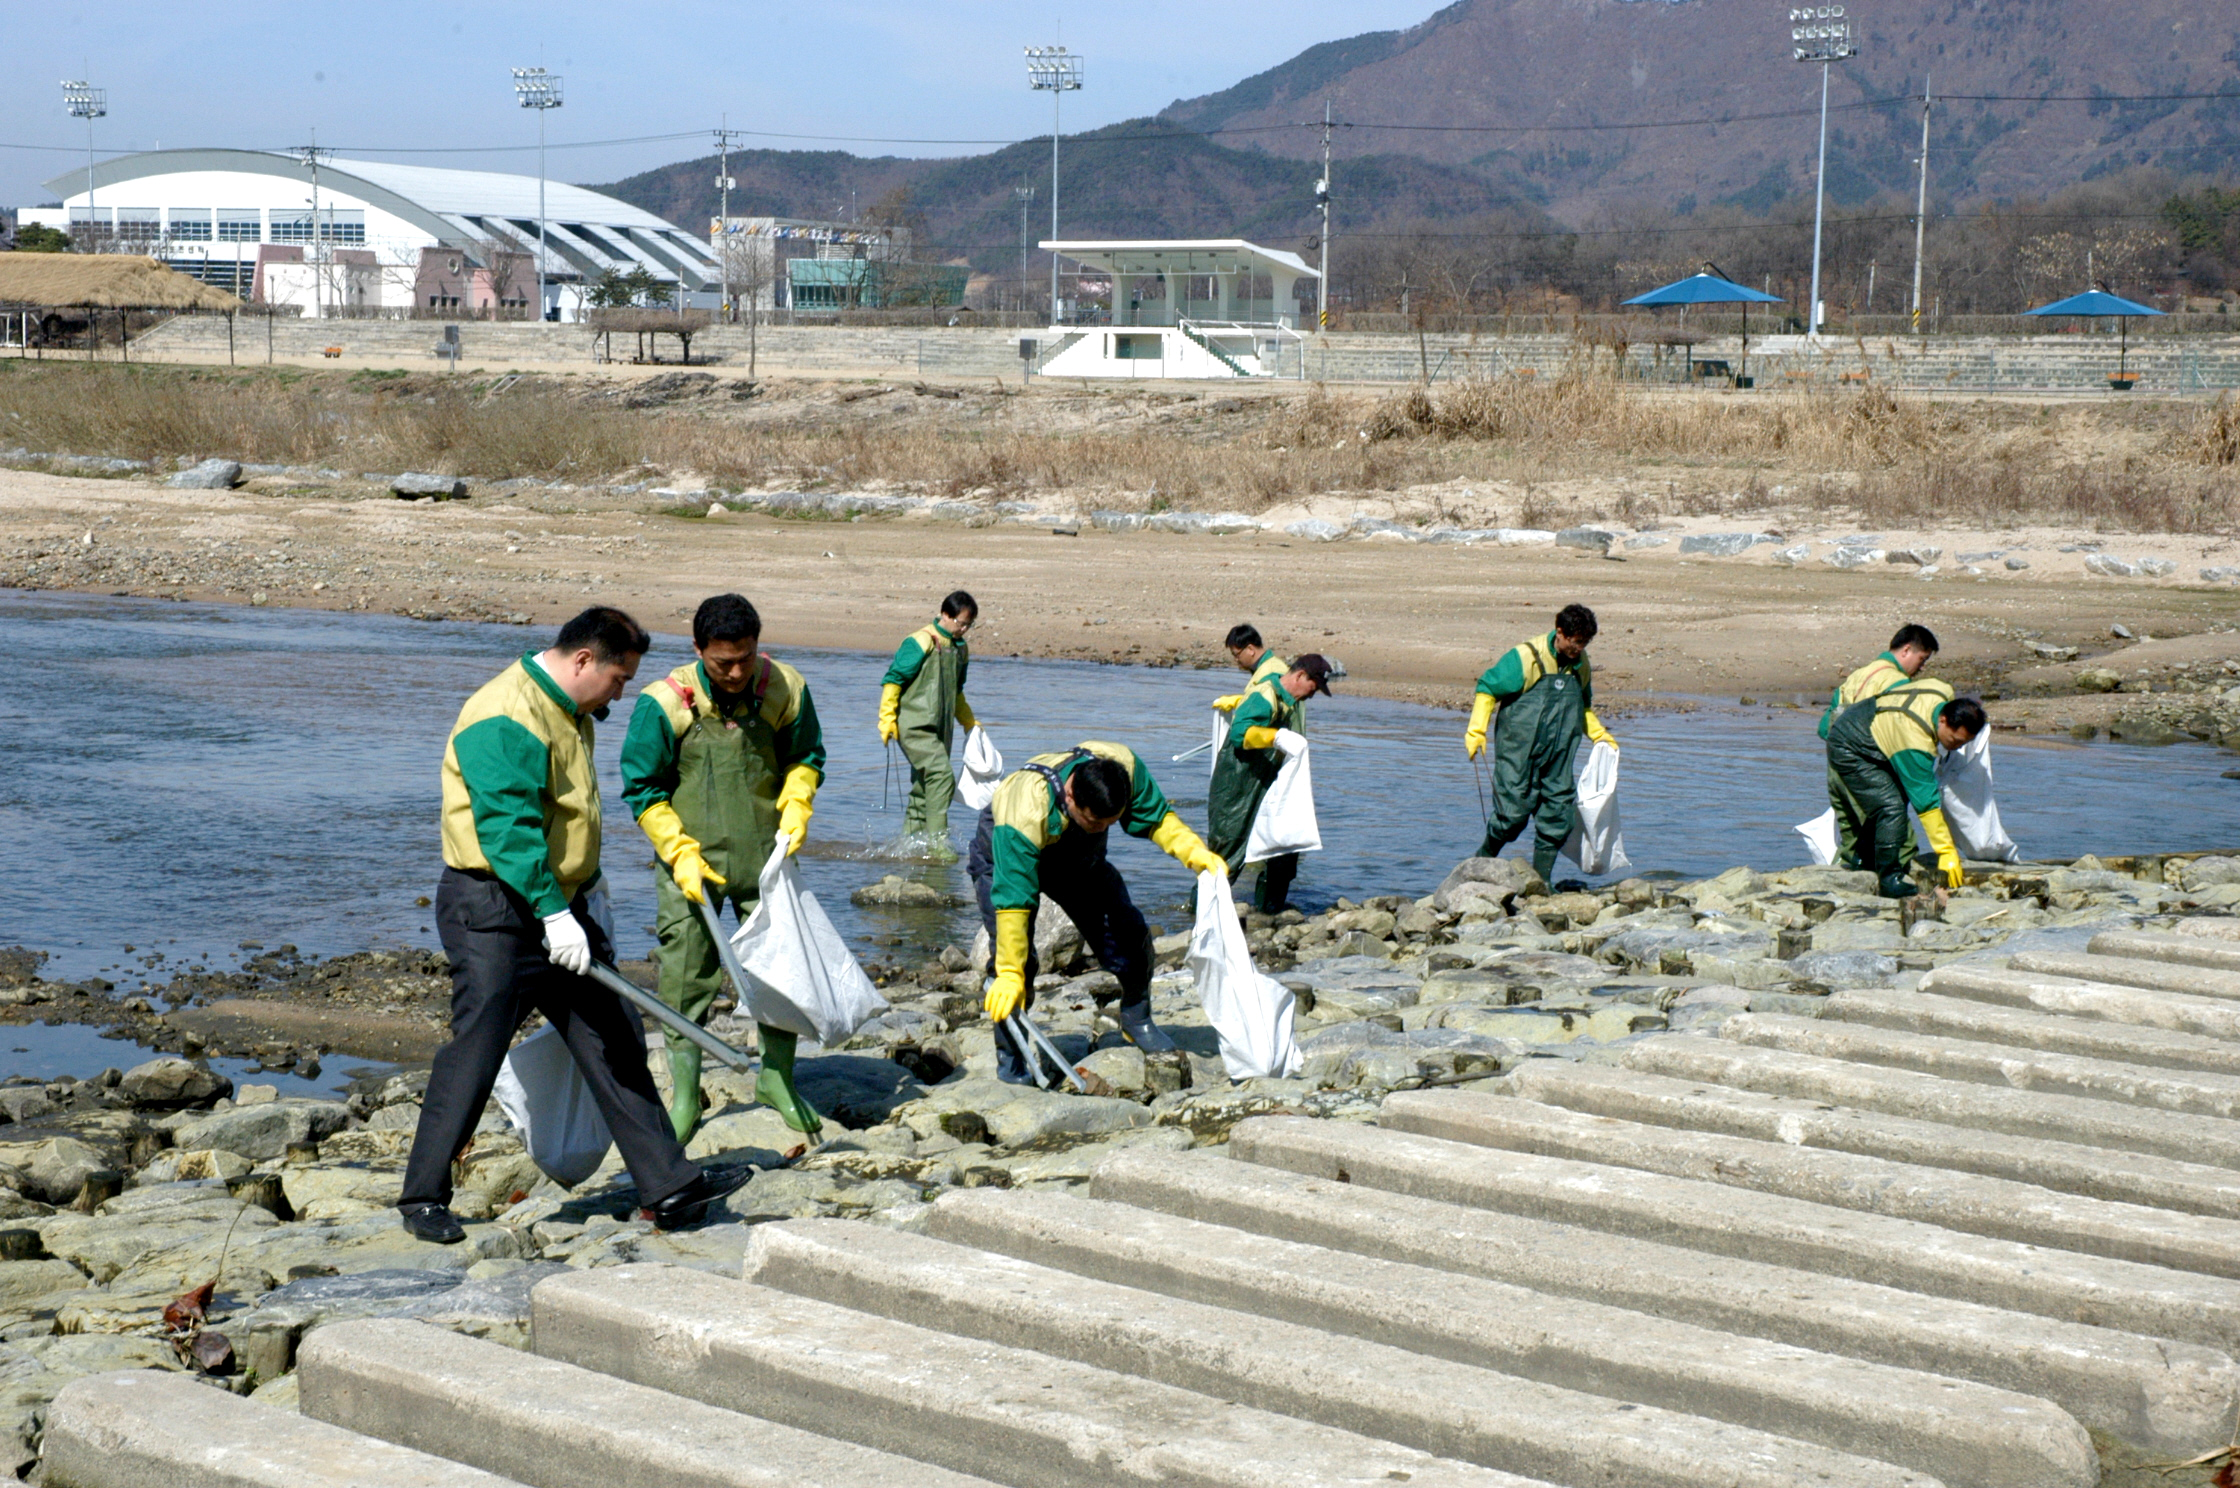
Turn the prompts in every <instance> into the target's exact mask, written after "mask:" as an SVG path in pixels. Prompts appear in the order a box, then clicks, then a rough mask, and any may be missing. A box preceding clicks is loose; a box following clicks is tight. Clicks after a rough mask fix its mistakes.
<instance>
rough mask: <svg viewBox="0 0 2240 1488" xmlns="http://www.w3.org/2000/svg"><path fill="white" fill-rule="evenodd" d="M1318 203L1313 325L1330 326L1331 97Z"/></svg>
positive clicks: (1322, 328)
mask: <svg viewBox="0 0 2240 1488" xmlns="http://www.w3.org/2000/svg"><path fill="white" fill-rule="evenodd" d="M1314 200H1315V205H1316V206H1318V207H1320V208H1321V209H1322V244H1321V248H1320V250H1319V251H1318V252H1317V253H1316V254H1315V265H1314V266H1315V268H1316V269H1317V270H1318V271H1319V272H1318V273H1317V274H1316V276H1315V286H1314V328H1315V331H1316V332H1317V333H1318V334H1319V333H1322V332H1325V331H1328V330H1329V329H1330V100H1329V99H1327V98H1325V99H1323V100H1322V179H1321V180H1319V181H1317V182H1315V183H1314Z"/></svg>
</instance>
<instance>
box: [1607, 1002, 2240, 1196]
mask: <svg viewBox="0 0 2240 1488" xmlns="http://www.w3.org/2000/svg"><path fill="white" fill-rule="evenodd" d="M1730 1021H1732V1020H1730ZM1839 1031H1840V1030H1839ZM1853 1031H1854V1032H1865V1031H1866V1030H1853ZM1625 1064H1626V1067H1627V1068H1628V1069H1637V1070H1644V1071H1646V1072H1648V1073H1650V1074H1655V1075H1670V1076H1672V1077H1673V1078H1675V1079H1679V1080H1710V1081H1712V1082H1714V1083H1716V1084H1720V1085H1731V1086H1735V1087H1737V1088H1739V1089H1745V1090H1755V1091H1758V1092H1760V1093H1762V1094H1765V1095H1789V1096H1795V1097H1797V1098H1798V1099H1800V1100H1820V1101H1826V1102H1827V1103H1828V1104H1830V1105H1836V1106H1850V1107H1853V1108H1855V1109H1857V1110H1862V1111H1881V1112H1885V1113H1887V1114H1889V1115H1892V1116H1910V1117H1913V1118H1914V1119H1915V1120H1918V1121H1934V1122H1938V1123H1940V1124H1942V1125H1946V1126H1965V1127H1971V1128H1974V1129H1976V1130H1979V1131H1989V1132H2004V1133H2006V1134H2008V1135H2009V1136H2017V1137H2042V1138H2046V1139H2048V1140H2051V1141H2056V1142H2073V1143H2076V1144H2078V1145H2080V1146H2086V1147H2108V1148H2112V1149H2114V1150H2116V1151H2119V1152H2138V1153H2146V1154H2150V1155H2152V1156H2156V1157H2167V1158H2172V1159H2175V1160H2176V1161H2179V1162H2192V1163H2196V1164H2205V1165H2209V1166H2214V1167H2220V1168H2240V1132H2236V1131H2235V1130H2234V1123H2232V1122H2229V1121H2219V1120H2217V1119H2215V1118H2214V1117H2209V1116H2183V1115H2172V1114H2169V1113H2166V1112H2160V1111H2142V1110H2139V1109H2137V1108H2136V1107H2132V1106H2126V1105H2120V1104H2118V1103H2117V1102H2114V1101H2104V1100H2094V1099H2091V1098H2090V1097H2087V1096H2081V1095H2051V1094H2046V1093H2044V1092H2041V1091H2036V1090H2012V1089H2001V1088H1999V1087H1997V1086H1992V1085H1976V1084H1971V1083H1969V1082H1967V1081H1964V1080H1947V1079H1944V1078H1942V1077H1941V1076H1938V1075H1927V1074H1922V1073H1920V1072H1918V1071H1916V1070H1910V1069H1894V1068H1891V1067H1890V1066H1887V1065H1880V1064H1855V1063H1852V1062H1851V1061H1849V1060H1847V1059H1843V1058H1840V1057H1829V1056H1826V1055H1818V1054H1797V1053H1791V1052H1789V1051H1788V1050H1784V1049H1767V1048H1761V1047H1757V1046H1754V1045H1751V1044H1739V1043H1733V1042H1730V1041H1729V1040H1726V1039H1706V1038H1664V1039H1650V1040H1647V1041H1645V1042H1643V1043H1639V1044H1635V1045H1633V1046H1632V1047H1631V1048H1629V1049H1627V1050H1626V1053H1625Z"/></svg>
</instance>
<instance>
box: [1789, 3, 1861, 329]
mask: <svg viewBox="0 0 2240 1488" xmlns="http://www.w3.org/2000/svg"><path fill="white" fill-rule="evenodd" d="M1789 40H1790V42H1791V43H1792V44H1793V48H1794V52H1795V56H1796V60H1797V61H1799V62H1817V63H1819V64H1820V173H1819V177H1818V180H1817V182H1816V183H1815V185H1814V186H1813V191H1812V303H1811V304H1810V305H1809V306H1807V307H1806V310H1805V328H1806V333H1807V334H1808V335H1810V336H1811V338H1812V339H1813V340H1815V341H1817V340H1819V339H1820V237H1821V226H1822V223H1823V221H1824V219H1825V218H1826V216H1827V208H1828V76H1829V72H1830V70H1831V69H1832V67H1833V66H1834V64H1836V63H1838V62H1841V61H1842V60H1843V59H1844V58H1846V57H1856V56H1857V55H1859V49H1858V48H1857V47H1856V46H1854V45H1852V43H1851V22H1850V21H1849V20H1848V19H1846V18H1845V16H1844V13H1843V7H1842V6H1840V5H1814V6H1806V7H1803V8H1800V9H1797V10H1792V11H1790V12H1789Z"/></svg>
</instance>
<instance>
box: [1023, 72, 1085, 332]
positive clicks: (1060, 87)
mask: <svg viewBox="0 0 2240 1488" xmlns="http://www.w3.org/2000/svg"><path fill="white" fill-rule="evenodd" d="M1027 86H1028V88H1030V89H1032V90H1033V91H1035V92H1038V93H1039V92H1047V93H1048V94H1049V95H1050V241H1051V242H1053V243H1055V242H1056V241H1057V240H1058V105H1059V103H1060V102H1061V101H1062V100H1063V99H1064V98H1065V96H1066V95H1067V94H1068V93H1072V92H1077V91H1079V89H1080V87H1081V57H1080V56H1079V55H1078V54H1077V53H1074V52H1069V51H1067V50H1066V49H1065V48H1064V47H1062V46H1046V47H1028V48H1027ZM1050 323H1051V324H1052V325H1056V324H1057V323H1058V250H1057V249H1055V248H1053V249H1051V250H1050Z"/></svg>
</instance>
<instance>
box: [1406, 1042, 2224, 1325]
mask: <svg viewBox="0 0 2240 1488" xmlns="http://www.w3.org/2000/svg"><path fill="white" fill-rule="evenodd" d="M1620 1078H1621V1080H1622V1079H1624V1078H1626V1075H1625V1074H1623V1073H1621V1075H1620ZM1634 1078H1642V1079H1648V1078H1654V1077H1653V1076H1639V1077H1634ZM1674 1083H1677V1082H1674ZM1550 1084H1551V1086H1553V1085H1554V1084H1555V1082H1554V1081H1551V1082H1550ZM1571 1088H1572V1090H1573V1091H1574V1093H1575V1094H1578V1093H1585V1091H1587V1090H1589V1089H1591V1087H1583V1086H1573V1087H1571ZM1380 1121H1381V1124H1382V1125H1384V1126H1385V1127H1388V1128H1390V1129H1391V1130H1394V1131H1405V1132H1414V1133H1415V1134H1416V1135H1418V1136H1425V1137H1438V1138H1441V1139H1442V1140H1445V1141H1449V1142H1468V1143H1470V1144H1472V1145H1473V1146H1479V1147H1500V1148H1503V1149H1505V1150H1507V1151H1510V1152H1529V1153H1534V1154H1536V1155H1538V1156H1541V1157H1562V1158H1570V1159H1572V1160H1573V1161H1576V1162H1592V1163H1607V1164H1609V1165H1610V1166H1612V1167H1621V1168H1638V1169H1640V1170H1641V1171H1642V1172H1645V1173H1662V1174H1665V1175H1667V1176H1668V1177H1673V1178H1694V1179H1699V1180H1701V1181H1703V1182H1705V1183H1718V1184H1724V1185H1727V1186H1729V1187H1733V1188H1746V1189H1749V1190H1751V1191H1752V1192H1754V1193H1767V1194H1784V1195H1787V1196H1788V1197H1790V1198H1793V1199H1803V1200H1805V1201H1807V1202H1809V1203H1814V1204H1826V1205H1828V1206H1829V1207H1830V1208H1835V1209H1856V1210H1859V1211H1861V1212H1863V1213H1867V1214H1885V1215H1889V1216H1891V1217H1892V1218H1896V1219H1912V1220H1919V1221H1920V1222H1922V1223H1923V1224H1932V1225H1937V1226H1940V1227H1941V1228H1944V1229H1947V1230H1957V1231H1959V1232H1961V1233H1962V1234H1967V1235H1990V1236H1995V1237H1997V1238H1998V1239H2001V1240H2015V1241H2019V1242H2021V1243H2023V1244H2025V1245H2043V1246H2046V1247H2048V1248H2050V1249H2054V1250H2073V1251H2077V1252H2079V1253H2081V1254H2084V1255H2098V1256H2109V1257H2112V1258H2115V1259H2118V1260H2124V1261H2137V1262H2139V1263H2141V1264H2143V1265H2148V1266H2167V1267H2169V1268H2171V1269H2172V1270H2177V1271H2195V1272H2199V1273H2201V1274H2202V1275H2204V1276H2221V1277H2224V1278H2226V1279H2228V1280H2234V1279H2240V1221H2234V1220H2230V1219H2220V1218H2215V1217H2212V1216H2207V1215H2200V1214H2173V1213H2170V1212H2169V1211H2168V1210H2164V1209H2155V1208H2150V1207H2149V1206H2147V1205H2144V1204H2126V1203H2115V1202H2111V1201H2109V1200H2106V1199H2094V1198H2087V1197H2084V1196H2082V1195H2078V1194H2069V1193H2055V1192H2054V1191H2053V1190H2051V1189H2048V1188H2042V1187H2039V1186H2037V1185H2034V1184H2030V1183H2017V1182H2014V1181H2012V1180H2010V1179H2006V1178H1986V1177H1982V1176H1980V1175H1978V1174H1975V1173H1963V1172H1955V1171H1953V1170H1951V1169H1949V1168H1942V1167H1932V1166H1926V1165H1924V1164H1921V1163H1912V1162H1896V1161H1892V1160H1891V1159H1888V1158H1882V1157H1867V1156H1862V1155H1860V1154H1858V1153H1854V1152H1842V1151H1830V1150H1827V1149H1823V1148H1817V1147H1807V1146H1799V1145H1793V1144H1790V1143H1788V1142H1784V1141H1782V1140H1781V1139H1779V1138H1778V1137H1776V1138H1774V1139H1772V1140H1760V1139H1757V1138H1753V1137H1745V1136H1733V1135H1729V1134H1728V1133H1726V1132H1724V1131H1719V1130H1711V1131H1702V1130H1675V1129H1674V1126H1675V1124H1654V1125H1653V1124H1649V1123H1645V1122H1641V1121H1634V1120H1628V1119H1623V1118H1620V1117H1615V1116H1608V1115H1598V1114H1593V1113H1590V1112H1587V1111H1582V1110H1577V1109H1565V1108H1564V1107H1562V1106H1556V1105H1544V1104H1541V1103H1539V1102H1537V1101H1533V1100H1523V1099H1518V1098H1517V1097H1516V1096H1511V1095H1491V1094H1486V1093H1483V1092H1480V1091H1474V1090H1442V1091H1421V1092H1413V1093H1410V1092H1398V1093H1395V1094H1394V1095H1392V1096H1391V1097H1390V1098H1389V1099H1387V1100H1386V1102H1385V1107H1384V1114H1383V1116H1382V1117H1381V1118H1380ZM1950 1130H1951V1131H1952V1135H1953V1136H1954V1137H1955V1138H1960V1139H1965V1137H1966V1136H1967V1133H1966V1132H1964V1131H1962V1130H1960V1129H1959V1128H1951V1129H1950ZM2234 1176H2235V1177H2236V1178H2240V1174H2235V1175H2234ZM2234 1295H2235V1297H2236V1298H2240V1288H2235V1290H2234Z"/></svg>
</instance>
